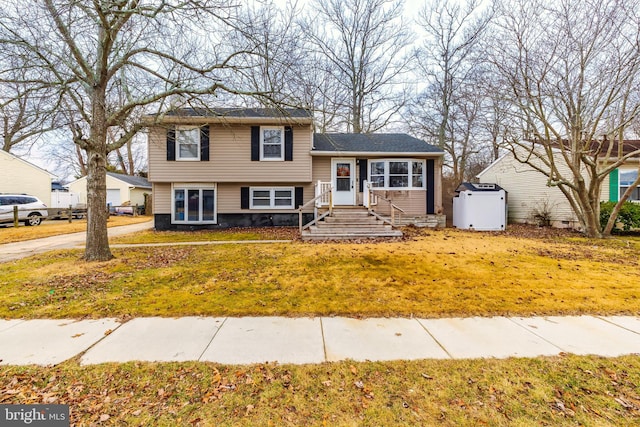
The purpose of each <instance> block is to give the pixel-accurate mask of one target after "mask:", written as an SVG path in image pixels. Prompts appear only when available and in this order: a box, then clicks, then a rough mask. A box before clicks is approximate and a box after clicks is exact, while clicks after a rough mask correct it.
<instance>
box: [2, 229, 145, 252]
mask: <svg viewBox="0 0 640 427" xmlns="http://www.w3.org/2000/svg"><path fill="white" fill-rule="evenodd" d="M152 227H153V220H151V221H147V222H141V223H138V224H131V225H121V226H118V227H109V228H108V229H107V233H108V235H109V237H115V236H122V235H124V234H129V233H135V232H137V231H143V230H148V229H150V228H152ZM86 236H87V233H86V232H85V231H81V232H78V233H69V234H60V235H58V236H51V237H44V238H42V239H33V240H25V241H22V242H15V243H5V244H2V245H0V262H7V261H14V260H17V259H21V258H26V257H28V256H31V255H35V254H39V253H43V252H47V251H52V250H57V249H73V248H76V247H84V244H85V240H86Z"/></svg>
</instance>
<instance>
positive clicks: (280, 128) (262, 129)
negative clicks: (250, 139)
mask: <svg viewBox="0 0 640 427" xmlns="http://www.w3.org/2000/svg"><path fill="white" fill-rule="evenodd" d="M268 130H277V131H280V157H265V156H264V132H265V131H268ZM273 145H275V144H273ZM284 152H285V141H284V126H260V161H262V162H283V161H284V159H285V153H284Z"/></svg>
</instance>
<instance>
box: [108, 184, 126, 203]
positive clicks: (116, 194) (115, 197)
mask: <svg viewBox="0 0 640 427" xmlns="http://www.w3.org/2000/svg"><path fill="white" fill-rule="evenodd" d="M121 202H122V201H121V200H120V189H118V188H116V189H109V188H107V205H111V206H120V203H121Z"/></svg>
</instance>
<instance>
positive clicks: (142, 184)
mask: <svg viewBox="0 0 640 427" xmlns="http://www.w3.org/2000/svg"><path fill="white" fill-rule="evenodd" d="M107 175H109V176H110V177H112V178H115V179H119V180H120V181H123V182H126V183H127V184H129V185H133V186H134V187H139V188H151V183H149V181H147V178H143V177H141V176H131V175H124V174H121V173H114V172H107Z"/></svg>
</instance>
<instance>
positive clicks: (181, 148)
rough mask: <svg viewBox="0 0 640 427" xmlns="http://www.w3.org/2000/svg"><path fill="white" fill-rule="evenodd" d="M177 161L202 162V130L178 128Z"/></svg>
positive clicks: (197, 128)
mask: <svg viewBox="0 0 640 427" xmlns="http://www.w3.org/2000/svg"><path fill="white" fill-rule="evenodd" d="M176 160H200V128H199V127H186V126H178V127H177V128H176Z"/></svg>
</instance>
